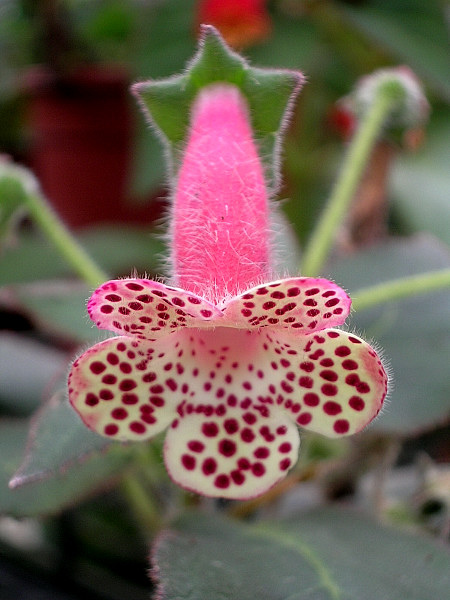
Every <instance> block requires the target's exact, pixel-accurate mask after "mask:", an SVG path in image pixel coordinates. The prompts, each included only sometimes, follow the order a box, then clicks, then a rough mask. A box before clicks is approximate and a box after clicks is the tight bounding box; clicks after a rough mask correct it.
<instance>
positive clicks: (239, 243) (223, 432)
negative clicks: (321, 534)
mask: <svg viewBox="0 0 450 600" xmlns="http://www.w3.org/2000/svg"><path fill="white" fill-rule="evenodd" d="M170 237H171V240H172V247H171V263H172V270H173V273H172V281H173V284H174V285H164V284H163V283H160V282H156V281H150V280H147V279H138V278H130V279H121V280H114V281H108V282H106V283H105V284H103V285H102V286H101V287H100V288H98V289H97V290H96V291H95V292H94V294H93V295H92V297H91V299H90V300H89V302H88V312H89V315H90V317H91V319H92V320H93V321H94V323H95V324H96V325H97V327H99V328H100V329H107V330H109V331H111V332H114V333H115V334H117V336H116V337H112V338H109V339H107V340H105V341H103V342H100V343H98V344H97V345H95V346H93V347H92V348H90V349H89V350H87V351H86V352H85V353H84V354H82V355H81V356H80V357H79V358H78V359H77V360H75V362H74V364H73V366H72V369H71V372H70V375H69V398H70V402H71V404H72V406H73V407H74V409H75V410H76V411H77V412H78V414H79V415H80V417H81V418H82V420H83V421H84V423H85V424H86V425H87V426H88V427H90V428H91V429H93V430H94V431H96V432H98V433H99V434H101V435H104V436H107V437H109V438H111V439H115V440H133V441H139V440H147V439H149V438H151V437H153V436H154V435H155V434H157V433H159V432H161V431H162V430H164V429H167V434H166V439H165V444H164V461H165V464H166V467H167V470H168V472H169V474H170V476H171V478H172V479H173V480H174V481H175V482H176V483H178V484H179V485H181V486H182V487H184V488H186V489H188V490H191V491H194V492H197V493H199V494H203V495H206V496H212V497H224V498H234V499H247V498H252V497H255V496H258V495H260V494H262V493H264V492H265V491H267V490H268V489H269V488H270V487H272V486H273V485H274V484H275V483H277V482H278V481H279V480H280V479H282V478H283V477H285V475H286V473H287V472H288V470H289V469H290V468H291V467H292V466H293V465H294V464H295V462H296V460H297V456H298V449H299V444H300V440H299V434H298V426H301V427H303V428H305V429H310V430H312V431H316V432H319V433H322V434H324V435H327V436H330V437H341V436H345V435H350V434H353V433H356V432H358V431H360V430H361V429H363V428H364V427H365V426H366V425H367V424H368V423H369V422H370V421H372V419H373V418H374V417H375V416H376V415H377V414H378V412H379V411H380V409H381V406H382V404H383V400H384V398H385V396H386V391H387V376H386V372H385V370H384V368H383V365H382V363H381V360H380V358H379V357H378V355H377V354H376V352H375V350H373V348H371V346H370V345H369V344H367V343H366V342H365V341H364V340H362V339H361V338H359V337H357V336H356V335H353V334H350V333H347V332H345V331H342V330H340V329H336V327H337V326H339V325H342V324H343V323H344V321H345V319H346V317H347V316H348V314H349V311H350V305H351V300H350V298H349V297H348V296H347V294H346V293H345V292H344V290H342V289H341V288H340V287H339V286H337V285H336V284H334V283H332V282H330V281H328V280H326V279H319V278H307V277H290V278H285V279H278V280H271V278H272V277H273V275H272V267H271V263H270V255H271V234H270V219H269V202H268V194H267V186H266V184H265V179H264V173H263V169H262V165H261V161H260V159H259V157H258V152H257V149H256V146H255V143H254V141H253V138H252V130H251V124H250V119H249V114H248V110H247V106H246V103H245V100H244V98H243V96H242V95H241V93H240V91H239V90H238V89H237V88H235V87H233V86H231V85H225V84H215V85H211V86H208V87H206V88H204V89H203V90H202V91H201V92H200V93H199V95H198V97H197V98H196V100H195V102H194V105H193V108H192V113H191V126H190V134H189V139H188V141H187V146H186V149H185V152H184V156H183V160H182V165H181V168H180V170H179V173H178V177H177V182H176V186H175V191H174V197H173V206H172V214H171V225H170Z"/></svg>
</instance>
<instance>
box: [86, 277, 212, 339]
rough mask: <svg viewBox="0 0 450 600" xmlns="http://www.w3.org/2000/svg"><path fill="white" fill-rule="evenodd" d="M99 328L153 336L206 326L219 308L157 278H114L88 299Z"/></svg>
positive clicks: (141, 337) (142, 336)
mask: <svg viewBox="0 0 450 600" xmlns="http://www.w3.org/2000/svg"><path fill="white" fill-rule="evenodd" d="M87 308H88V312H89V316H90V317H91V319H92V320H93V321H94V323H95V324H96V325H97V327H99V328H100V329H107V330H109V331H113V332H115V333H119V334H125V335H130V336H136V337H138V338H140V339H156V338H158V337H161V336H162V335H166V334H167V333H170V332H173V331H175V330H178V329H180V328H182V327H188V326H189V325H191V326H195V327H202V326H208V323H209V322H210V321H212V320H214V319H217V318H222V313H221V311H220V310H219V309H218V308H216V307H215V306H214V304H211V303H210V302H208V301H207V300H205V299H204V298H201V297H200V296H196V295H195V294H191V293H190V292H186V291H185V290H181V289H178V288H174V287H169V286H166V285H164V284H162V283H159V282H158V281H150V280H148V279H117V280H112V281H107V282H106V283H104V284H103V285H102V286H100V287H99V288H98V289H97V290H96V291H95V292H94V293H93V294H92V296H91V298H90V300H89V302H88V306H87Z"/></svg>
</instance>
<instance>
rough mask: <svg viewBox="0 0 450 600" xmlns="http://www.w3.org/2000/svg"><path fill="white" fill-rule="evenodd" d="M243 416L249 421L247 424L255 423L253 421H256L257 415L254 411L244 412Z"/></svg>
mask: <svg viewBox="0 0 450 600" xmlns="http://www.w3.org/2000/svg"><path fill="white" fill-rule="evenodd" d="M242 418H243V419H244V421H245V422H246V423H247V425H253V423H256V416H255V415H254V414H253V413H249V412H248V413H244V414H243V415H242Z"/></svg>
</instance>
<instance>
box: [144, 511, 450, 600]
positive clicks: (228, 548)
mask: <svg viewBox="0 0 450 600" xmlns="http://www.w3.org/2000/svg"><path fill="white" fill-rule="evenodd" d="M153 561H154V563H153V574H154V577H155V578H156V579H157V580H158V582H159V586H160V587H159V590H158V592H159V595H158V596H157V597H158V598H160V599H161V600H192V599H194V598H208V600H236V598H239V600H255V599H256V598H257V599H258V600H338V599H341V600H361V599H364V600H380V599H381V598H383V599H389V600H405V598H408V600H435V599H436V598H443V597H445V595H446V594H447V592H448V586H449V575H448V574H449V569H450V556H449V554H448V552H447V551H446V550H445V549H444V548H442V547H439V546H438V545H437V544H434V543H433V542H431V541H430V540H428V539H426V538H420V537H413V536H411V535H406V534H404V533H401V532H399V531H396V530H394V529H388V528H387V527H383V526H381V525H379V524H377V523H376V522H374V521H372V520H371V519H369V518H367V517H365V516H363V515H360V514H357V513H353V512H350V511H347V510H336V509H334V510H332V509H320V510H314V511H311V512H309V513H305V514H304V515H302V516H300V517H298V518H295V519H291V520H289V521H284V522H281V523H280V522H278V523H266V524H259V525H256V526H249V525H247V524H243V523H239V522H233V521H230V520H226V519H224V518H221V517H219V516H218V515H217V514H215V515H205V514H199V513H190V514H187V515H185V516H183V517H182V518H181V519H180V520H179V522H178V524H177V526H176V529H175V531H169V532H167V533H166V534H163V535H161V536H160V538H159V540H158V541H157V543H156V547H155V548H154V553H153ZM187 574H189V576H187Z"/></svg>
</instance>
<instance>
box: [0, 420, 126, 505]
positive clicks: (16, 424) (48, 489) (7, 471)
mask: <svg viewBox="0 0 450 600" xmlns="http://www.w3.org/2000/svg"><path fill="white" fill-rule="evenodd" d="M28 429H29V423H28V421H26V420H18V419H17V420H3V421H0V514H8V515H11V516H15V517H33V516H38V515H39V516H42V515H49V514H56V513H59V512H60V511H61V510H63V509H65V508H67V507H70V506H73V505H75V504H76V503H78V502H80V501H81V500H83V499H84V498H85V497H87V496H89V495H91V494H94V493H95V492H97V491H100V490H102V489H104V488H105V487H106V486H107V485H110V484H111V483H112V481H113V480H114V478H117V477H119V476H120V474H121V472H122V471H123V469H124V468H125V467H126V461H125V459H124V457H118V456H114V455H113V454H111V455H105V456H103V455H100V454H98V455H97V456H95V457H91V458H90V459H89V460H86V462H85V463H83V464H78V465H76V466H75V467H73V468H71V469H70V470H67V471H66V472H64V471H63V470H61V472H59V473H58V474H57V475H55V477H52V478H51V479H43V480H39V481H35V482H34V483H30V484H28V485H24V486H23V487H20V488H18V489H10V488H9V487H8V482H9V480H10V479H11V477H12V475H13V473H14V471H15V470H16V469H17V468H18V467H19V464H20V460H21V456H22V454H23V451H24V448H25V445H26V441H27V434H28ZM53 436H54V437H55V435H54V432H53Z"/></svg>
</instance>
